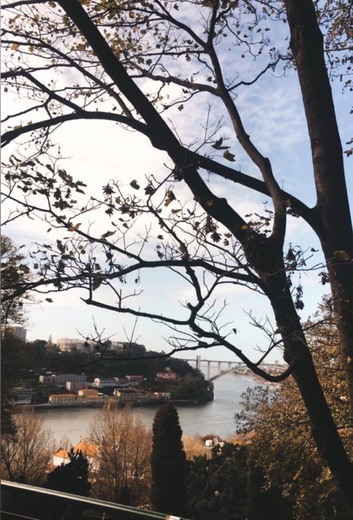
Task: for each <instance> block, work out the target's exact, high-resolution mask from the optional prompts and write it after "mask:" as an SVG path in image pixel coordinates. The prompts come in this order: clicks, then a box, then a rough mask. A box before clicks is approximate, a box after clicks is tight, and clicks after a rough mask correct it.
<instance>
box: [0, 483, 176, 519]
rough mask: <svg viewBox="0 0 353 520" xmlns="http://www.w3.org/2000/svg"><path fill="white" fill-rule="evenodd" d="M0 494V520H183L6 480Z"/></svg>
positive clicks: (2, 484)
mask: <svg viewBox="0 0 353 520" xmlns="http://www.w3.org/2000/svg"><path fill="white" fill-rule="evenodd" d="M1 491H2V493H1V520H80V519H82V520H83V519H87V520H88V519H91V520H93V519H94V520H98V519H100V520H103V519H104V520H152V519H155V520H157V519H159V520H186V519H185V518H182V517H177V516H171V515H166V514H163V513H157V512H155V511H147V510H144V509H137V508H135V507H130V506H124V505H122V504H115V503H113V502H105V501H104V500H98V499H95V498H90V497H82V496H78V495H71V494H70V493H64V492H61V491H54V490H52V489H45V488H40V487H36V486H30V485H28V484H20V483H18V482H10V481H8V480H1Z"/></svg>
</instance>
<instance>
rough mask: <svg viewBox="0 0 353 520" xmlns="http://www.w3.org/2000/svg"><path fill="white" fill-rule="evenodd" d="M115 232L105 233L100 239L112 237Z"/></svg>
mask: <svg viewBox="0 0 353 520" xmlns="http://www.w3.org/2000/svg"><path fill="white" fill-rule="evenodd" d="M114 233H115V231H107V232H106V233H104V234H103V235H102V238H108V237H111V236H112V235H114Z"/></svg>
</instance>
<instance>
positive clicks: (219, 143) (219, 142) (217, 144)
mask: <svg viewBox="0 0 353 520" xmlns="http://www.w3.org/2000/svg"><path fill="white" fill-rule="evenodd" d="M222 144H223V137H221V138H220V139H217V141H216V142H215V143H214V144H213V145H212V148H215V149H216V150H228V149H229V146H222Z"/></svg>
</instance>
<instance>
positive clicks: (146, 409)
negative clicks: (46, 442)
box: [34, 374, 259, 446]
mask: <svg viewBox="0 0 353 520" xmlns="http://www.w3.org/2000/svg"><path fill="white" fill-rule="evenodd" d="M214 385H215V388H214V400H212V401H208V402H204V403H199V404H194V403H193V402H192V403H185V401H184V402H180V404H175V406H176V407H177V410H178V414H179V420H180V426H181V429H182V430H183V433H184V434H185V435H190V436H193V435H197V434H200V435H207V434H212V435H214V436H218V437H220V438H221V439H224V440H226V439H227V437H228V436H234V434H235V430H236V425H235V422H234V414H235V413H237V412H240V410H241V408H242V404H241V402H242V397H241V395H242V393H243V392H245V391H246V389H247V388H248V387H254V386H258V385H259V383H258V382H256V381H254V380H253V379H252V378H250V377H246V376H240V375H233V374H227V375H224V376H222V377H220V378H219V379H217V380H216V381H215V383H214ZM157 408H158V405H157V406H152V405H151V406H136V407H133V408H131V413H132V414H133V416H138V417H139V418H140V419H141V420H142V421H143V423H144V424H145V426H146V427H148V428H151V427H152V424H153V420H154V417H155V414H156V410H157ZM34 411H35V413H36V414H37V415H38V417H40V418H41V419H42V420H43V426H44V427H45V428H47V429H49V430H50V431H51V435H52V438H53V441H54V442H55V444H56V445H57V446H59V445H62V444H63V439H64V440H65V439H66V441H68V442H69V445H72V446H74V445H75V444H76V443H77V442H79V441H80V440H81V439H84V438H87V437H89V432H90V427H91V425H92V424H94V423H95V422H96V421H97V420H98V419H99V417H100V415H101V414H102V408H61V409H53V408H48V407H46V408H43V407H41V408H35V410H34Z"/></svg>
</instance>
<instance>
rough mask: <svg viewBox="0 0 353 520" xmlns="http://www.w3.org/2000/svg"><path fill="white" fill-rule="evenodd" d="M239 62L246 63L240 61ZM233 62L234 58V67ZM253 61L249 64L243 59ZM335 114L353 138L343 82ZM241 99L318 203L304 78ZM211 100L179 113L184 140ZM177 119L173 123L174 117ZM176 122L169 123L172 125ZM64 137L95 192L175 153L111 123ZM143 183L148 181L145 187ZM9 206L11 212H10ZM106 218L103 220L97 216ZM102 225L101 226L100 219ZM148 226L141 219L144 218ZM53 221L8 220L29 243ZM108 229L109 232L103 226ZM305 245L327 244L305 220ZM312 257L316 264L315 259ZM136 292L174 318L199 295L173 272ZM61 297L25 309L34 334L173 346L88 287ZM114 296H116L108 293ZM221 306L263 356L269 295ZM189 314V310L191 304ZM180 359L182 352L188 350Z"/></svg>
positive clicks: (68, 164)
mask: <svg viewBox="0 0 353 520" xmlns="http://www.w3.org/2000/svg"><path fill="white" fill-rule="evenodd" d="M237 65H238V64H237ZM228 66H229V64H228ZM241 67H242V68H243V69H244V70H242V72H243V73H244V72H245V73H247V70H246V67H250V70H249V75H251V74H252V72H251V63H250V62H247V64H243V63H242V64H241ZM333 87H334V92H335V104H336V110H337V117H338V121H339V125H340V128H341V132H342V141H343V142H346V141H348V139H349V138H350V137H351V135H350V130H351V126H350V125H351V121H350V120H349V108H350V107H349V100H348V99H347V98H348V96H347V95H345V96H342V94H341V85H339V84H338V85H334V86H333ZM17 102H18V101H17V100H16V99H15V98H14V97H12V96H10V95H8V98H7V103H8V106H9V107H11V106H12V105H13V103H17ZM237 104H238V107H239V110H240V113H241V115H242V116H243V118H244V122H245V125H246V129H247V131H248V133H249V134H250V135H251V138H252V139H253V140H254V142H255V143H256V144H257V145H258V146H259V148H260V150H261V151H262V153H263V154H265V155H268V156H269V157H270V159H271V161H272V167H273V170H274V173H275V176H276V178H277V180H278V182H279V184H280V186H281V187H283V188H284V189H285V190H287V191H289V192H291V193H293V194H294V195H295V196H297V197H299V198H301V199H302V200H303V201H304V202H305V203H307V204H309V205H312V204H313V203H314V202H315V199H314V187H313V181H312V176H311V171H312V169H311V164H310V148H309V144H308V139H307V132H306V126H305V119H304V115H303V108H302V102H301V99H300V95H299V89H298V83H297V78H296V76H295V74H294V72H293V71H290V72H289V73H288V75H287V76H284V77H280V78H275V77H274V75H273V73H269V75H268V76H266V77H264V78H262V80H261V82H259V83H258V84H256V85H255V86H254V87H253V88H252V89H251V90H249V89H247V88H240V89H239V92H238V97H237ZM207 106H208V105H207V100H206V99H205V98H203V97H202V96H201V97H200V99H198V100H196V101H194V102H193V104H192V105H191V109H187V110H185V109H184V111H183V112H182V113H179V112H177V111H176V110H175V111H174V114H172V115H171V116H170V117H172V118H173V123H174V124H176V125H177V130H178V133H179V135H181V136H182V138H183V140H185V141H187V140H192V139H193V138H194V137H195V135H196V136H197V135H199V134H200V133H201V132H202V126H201V124H202V122H203V120H204V117H205V111H206V110H207ZM168 122H169V121H168ZM169 124H170V122H169ZM220 133H221V134H222V135H223V136H225V137H229V140H228V141H227V144H230V145H231V152H232V153H235V155H236V163H235V167H236V168H238V169H240V170H241V171H244V172H246V173H253V174H254V175H256V176H257V173H256V172H255V170H254V167H253V166H252V165H251V163H250V162H249V160H248V159H247V157H246V156H245V155H244V153H243V152H242V151H241V149H240V147H239V145H238V144H237V142H236V139H235V137H234V135H233V131H232V129H231V127H230V123H229V121H227V120H225V123H224V127H223V128H222V130H221V131H220ZM55 140H56V141H57V142H59V143H60V146H61V150H62V154H63V156H64V157H66V159H64V160H63V161H62V164H63V167H64V168H65V169H66V170H67V171H68V172H69V173H70V174H71V175H73V176H74V178H76V179H82V180H83V181H84V182H86V183H87V184H88V185H89V190H90V193H92V194H94V193H96V192H97V191H99V190H101V188H102V186H104V185H105V184H106V183H107V182H108V181H109V180H110V179H112V178H119V179H121V182H122V184H123V185H124V184H125V185H126V186H128V185H129V183H130V182H131V180H133V179H137V180H138V181H140V182H141V184H142V183H143V182H145V176H146V175H150V174H152V173H153V174H156V175H158V174H162V173H164V172H165V171H166V165H167V166H171V163H170V160H169V159H168V157H167V156H166V154H164V153H163V152H160V151H158V150H154V149H153V148H152V147H151V144H150V142H149V141H148V139H147V138H145V137H143V136H141V135H138V134H137V133H135V132H127V131H125V130H123V129H121V128H119V127H118V125H116V124H114V123H109V122H75V123H68V124H66V125H65V126H62V127H61V128H60V129H59V130H58V131H57V132H56V135H55ZM14 149H15V148H14V146H13V145H11V147H9V148H7V149H5V151H4V154H3V157H4V160H6V157H7V156H8V155H9V154H10V153H12V152H13V151H14ZM346 170H347V183H348V189H349V193H350V197H351V196H352V193H353V191H352V190H353V185H352V175H351V173H350V172H351V170H352V159H351V160H350V161H349V160H347V161H346ZM210 182H211V183H212V184H211V185H212V186H216V190H217V194H219V195H220V196H226V197H227V198H228V200H230V201H231V202H232V203H233V204H234V205H236V207H237V209H238V211H240V213H241V214H242V215H243V216H244V215H245V214H248V213H250V212H251V211H258V212H261V211H263V208H264V202H265V197H263V196H260V195H254V194H249V192H248V191H246V190H244V189H242V188H239V187H236V189H235V187H234V185H232V189H231V190H230V189H229V185H227V184H226V183H223V182H221V181H220V180H219V179H210ZM142 185H143V184H142ZM175 189H176V193H177V196H178V197H179V196H180V199H182V198H185V197H186V198H188V197H189V194H188V193H187V189H186V188H185V187H183V186H180V185H178V186H176V187H175ZM4 211H6V208H4V209H3V212H4ZM94 225H95V226H98V227H99V225H100V220H99V219H98V221H95V222H94ZM102 225H103V224H102ZM139 225H140V226H141V227H140V228H139V229H140V231H141V232H142V230H143V225H144V224H142V222H141V224H139ZM47 229H48V226H47V225H45V224H43V223H40V222H38V221H35V220H30V219H26V220H21V221H19V220H18V221H14V222H13V223H12V224H11V225H9V226H6V227H4V229H3V230H2V233H3V234H6V235H8V236H10V237H11V239H12V240H13V241H14V243H15V244H17V245H19V244H29V243H30V242H34V241H39V240H41V239H42V240H44V241H47V240H53V238H54V232H51V233H50V234H48V233H47ZM104 231H105V229H104ZM289 242H291V243H293V244H294V245H296V244H300V245H301V246H302V247H303V248H304V249H306V248H315V249H319V244H318V241H317V239H316V237H315V236H314V235H313V233H312V232H311V230H310V229H309V228H308V227H307V226H306V225H305V224H304V223H303V222H301V221H300V220H299V219H290V222H289V225H288V241H287V244H288V243H289ZM320 261H321V256H320V254H319V253H317V254H316V255H315V256H314V258H313V259H311V260H310V262H311V263H314V264H315V263H319V262H320ZM310 262H309V263H310ZM301 283H302V285H303V287H304V300H305V308H304V310H303V311H302V312H301V313H300V314H301V316H302V318H303V319H306V318H307V317H308V316H309V315H312V314H313V313H314V312H315V310H316V308H317V305H318V303H319V302H320V299H321V297H322V295H323V294H324V293H325V289H326V288H323V287H322V286H321V285H320V283H319V277H318V273H317V271H314V272H308V273H303V275H302V278H301ZM138 290H142V291H143V292H142V294H141V296H140V297H139V303H138V305H140V307H141V309H146V308H147V309H148V310H149V311H150V312H151V311H156V312H160V313H164V314H168V313H170V314H171V315H173V316H179V315H180V316H182V315H183V308H182V306H181V304H183V303H184V304H185V302H187V301H193V300H192V298H193V295H192V291H191V290H190V288H189V287H187V286H185V284H182V283H181V281H180V279H179V278H177V277H173V276H172V275H171V273H170V272H168V273H154V272H148V273H141V280H140V282H139V284H138ZM51 297H52V299H53V303H48V302H46V301H43V300H42V301H40V299H38V298H37V299H36V300H35V301H34V302H33V303H31V304H30V305H29V306H28V308H27V316H28V324H27V339H28V340H29V341H31V340H35V339H48V338H49V336H51V337H52V339H53V341H54V342H55V341H56V340H57V339H59V338H63V337H66V338H77V337H87V336H90V335H91V334H95V330H98V331H99V333H101V334H102V337H104V338H110V339H112V340H114V341H130V340H132V341H136V342H137V343H141V344H144V345H145V346H146V348H147V349H148V350H156V351H166V352H167V351H168V350H169V346H168V343H167V338H168V335H169V334H170V332H171V331H170V330H169V329H168V328H167V327H165V326H164V325H162V324H161V323H155V322H151V321H150V320H144V319H138V320H136V319H135V318H134V317H129V316H127V315H124V314H118V313H114V312H109V311H105V310H102V309H98V308H94V307H91V306H88V305H86V304H85V303H84V302H83V300H82V298H84V297H85V294H84V293H83V292H80V291H71V292H67V293H61V294H59V293H58V294H55V295H51ZM102 297H103V298H105V297H106V298H107V299H108V295H104V294H102ZM219 301H220V306H222V304H223V302H224V301H227V306H226V308H225V310H224V318H223V322H224V323H232V325H231V328H234V329H236V331H237V332H236V336H234V337H232V341H233V343H234V345H235V346H237V347H238V348H240V349H241V350H243V351H244V352H245V353H246V354H248V355H249V356H251V357H252V358H253V359H254V360H255V359H257V358H258V356H259V355H260V354H259V349H261V348H265V347H266V346H267V344H268V338H266V335H265V334H264V332H263V331H262V330H260V329H259V328H258V327H255V326H254V324H253V323H251V318H250V314H253V315H254V316H256V318H257V319H258V320H263V321H264V322H265V323H266V320H267V318H268V320H269V321H271V320H272V316H271V310H270V308H269V305H268V302H267V301H266V300H265V299H264V298H263V297H261V296H260V295H258V294H256V293H254V292H252V291H249V290H247V289H245V288H241V287H238V288H232V289H231V290H230V289H229V288H228V289H225V290H224V291H223V292H220V293H219ZM184 315H185V311H184ZM200 354H201V355H202V357H203V358H204V359H224V360H234V355H233V354H232V353H230V352H229V351H227V350H226V349H224V348H221V347H217V349H215V350H213V351H211V350H207V352H206V351H203V350H201V351H200ZM194 355H195V354H194V353H191V354H190V353H186V354H184V357H194ZM179 357H183V355H181V354H180V356H179ZM276 359H279V360H281V353H280V352H276V353H274V354H273V355H271V357H270V358H269V360H270V361H274V360H276Z"/></svg>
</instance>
